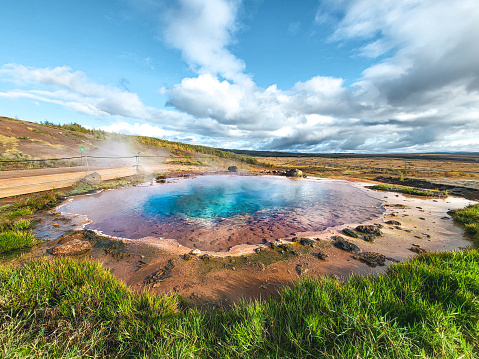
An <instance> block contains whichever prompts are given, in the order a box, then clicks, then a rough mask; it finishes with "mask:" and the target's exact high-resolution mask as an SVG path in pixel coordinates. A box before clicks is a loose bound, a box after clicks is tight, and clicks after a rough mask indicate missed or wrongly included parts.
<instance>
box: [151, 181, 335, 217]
mask: <svg viewBox="0 0 479 359" xmlns="http://www.w3.org/2000/svg"><path fill="white" fill-rule="evenodd" d="M328 197H329V196H328V194H327V193H325V191H324V190H322V189H321V187H320V186H318V185H317V183H314V182H307V181H304V182H303V181H297V180H289V179H286V180H285V179H282V178H267V177H247V176H228V177H226V176H212V177H202V178H196V179H191V180H187V181H183V182H182V183H176V184H175V185H174V186H173V185H171V186H170V187H166V188H163V189H162V190H161V191H157V192H155V193H152V194H151V195H150V196H149V198H148V199H147V200H146V201H145V202H144V204H143V210H144V212H145V214H147V215H148V216H152V217H155V218H158V219H164V218H169V217H174V216H178V215H180V216H186V217H191V218H200V219H207V220H212V221H214V220H216V219H219V218H225V217H232V216H236V215H242V214H254V213H256V212H259V211H263V210H266V211H272V213H274V210H277V209H281V210H295V209H297V208H307V207H310V206H311V205H312V204H313V203H315V202H317V201H325V200H328Z"/></svg>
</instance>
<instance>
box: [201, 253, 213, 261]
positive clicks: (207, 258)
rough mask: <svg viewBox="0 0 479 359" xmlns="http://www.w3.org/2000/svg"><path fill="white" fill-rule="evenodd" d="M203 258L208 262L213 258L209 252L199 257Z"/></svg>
mask: <svg viewBox="0 0 479 359" xmlns="http://www.w3.org/2000/svg"><path fill="white" fill-rule="evenodd" d="M199 258H200V259H201V260H203V261H205V262H207V261H209V260H210V259H211V256H210V255H209V254H203V255H202V256H200V257H199Z"/></svg>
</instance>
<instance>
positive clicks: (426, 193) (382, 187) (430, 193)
mask: <svg viewBox="0 0 479 359" xmlns="http://www.w3.org/2000/svg"><path fill="white" fill-rule="evenodd" d="M368 188H370V189H374V190H378V191H387V192H398V193H404V194H409V195H413V196H422V197H441V198H445V197H447V192H445V191H435V190H422V189H417V188H413V187H404V186H392V185H388V184H379V185H375V186H370V187H368Z"/></svg>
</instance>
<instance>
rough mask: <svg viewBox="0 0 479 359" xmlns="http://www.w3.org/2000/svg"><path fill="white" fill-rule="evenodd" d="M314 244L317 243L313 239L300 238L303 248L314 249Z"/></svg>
mask: <svg viewBox="0 0 479 359" xmlns="http://www.w3.org/2000/svg"><path fill="white" fill-rule="evenodd" d="M314 243H315V241H313V240H312V239H309V238H300V239H299V244H301V245H302V246H310V247H313V246H314Z"/></svg>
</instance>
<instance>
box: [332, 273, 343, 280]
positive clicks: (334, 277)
mask: <svg viewBox="0 0 479 359" xmlns="http://www.w3.org/2000/svg"><path fill="white" fill-rule="evenodd" d="M331 279H334V280H341V278H340V277H339V276H338V275H337V274H333V275H331Z"/></svg>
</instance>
